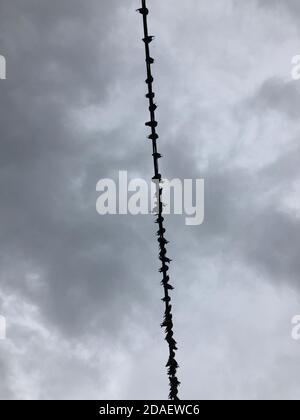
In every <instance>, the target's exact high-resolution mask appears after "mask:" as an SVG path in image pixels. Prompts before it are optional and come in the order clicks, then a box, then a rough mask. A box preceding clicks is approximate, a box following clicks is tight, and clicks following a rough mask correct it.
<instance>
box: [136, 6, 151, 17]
mask: <svg viewBox="0 0 300 420" xmlns="http://www.w3.org/2000/svg"><path fill="white" fill-rule="evenodd" d="M136 11H137V12H140V13H141V14H142V15H145V16H147V15H148V13H149V9H147V7H141V8H140V9H136Z"/></svg>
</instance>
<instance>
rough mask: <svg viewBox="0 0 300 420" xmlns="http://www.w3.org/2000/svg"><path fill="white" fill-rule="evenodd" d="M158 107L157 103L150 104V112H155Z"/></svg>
mask: <svg viewBox="0 0 300 420" xmlns="http://www.w3.org/2000/svg"><path fill="white" fill-rule="evenodd" d="M156 109H157V105H156V104H152V105H150V106H149V111H150V112H154V111H155V110H156Z"/></svg>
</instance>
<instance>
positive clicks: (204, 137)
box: [0, 0, 300, 399]
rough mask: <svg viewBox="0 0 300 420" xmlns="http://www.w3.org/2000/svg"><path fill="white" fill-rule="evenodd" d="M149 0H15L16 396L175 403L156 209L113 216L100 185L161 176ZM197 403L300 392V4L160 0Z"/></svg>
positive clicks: (0, 294)
mask: <svg viewBox="0 0 300 420" xmlns="http://www.w3.org/2000/svg"><path fill="white" fill-rule="evenodd" d="M139 5H140V3H139V1H138V0H126V1H121V0H85V1H81V0H52V1H47V0H14V1H11V0H0V54H1V55H3V56H5V57H6V60H7V80H1V81H0V111H1V112H0V130H1V143H0V194H1V201H0V217H1V224H0V243H1V245H0V246H1V248H0V249H1V253H0V282H1V283H0V284H1V288H0V315H2V316H5V317H6V320H7V339H6V340H1V341H0V372H1V383H0V398H2V399H60V398H64V399H105V398H108V399H141V398H144V399H152V398H153V399H155V398H158V399H164V398H166V397H167V394H168V381H167V378H166V374H165V368H164V365H165V363H166V359H167V347H166V344H165V342H164V340H163V332H162V331H161V329H160V322H161V319H162V311H163V306H162V302H160V298H161V294H162V291H161V287H160V284H159V282H160V276H159V274H158V272H157V268H158V259H157V252H158V251H157V243H156V241H155V237H154V231H155V227H154V224H153V218H152V217H151V216H138V217H133V216H99V215H98V214H97V213H96V206H95V204H96V199H97V193H96V184H97V181H98V180H99V179H100V178H107V177H112V178H116V177H117V175H118V171H119V170H127V171H128V172H129V176H131V177H136V176H139V177H143V178H146V179H148V178H150V177H151V176H152V161H151V150H150V144H149V142H147V141H146V140H145V138H146V131H147V130H146V129H145V127H144V122H145V121H146V120H147V117H148V115H147V104H146V101H145V98H144V93H145V92H146V86H145V84H144V80H145V63H144V50H143V44H142V43H141V42H140V39H141V38H142V25H141V24H142V21H141V16H140V15H138V14H136V13H135V9H136V8H137V7H139ZM149 5H150V7H151V16H150V22H149V23H150V28H151V29H150V32H151V33H153V34H154V35H156V42H155V43H153V44H152V46H153V50H152V51H153V52H152V55H153V56H154V57H155V58H156V60H157V61H156V65H155V67H154V75H155V83H156V87H155V90H156V92H157V97H158V99H157V102H158V104H159V112H158V119H159V121H160V130H159V132H160V136H161V139H160V149H161V151H162V153H163V154H164V156H165V159H164V160H163V165H162V171H163V175H164V176H165V177H168V178H174V177H179V178H204V179H205V183H206V187H205V188H206V192H205V194H206V196H205V211H206V214H205V223H204V224H203V225H202V226H197V227H189V226H185V223H184V218H182V217H180V216H171V217H169V218H168V222H167V228H168V238H169V239H170V241H171V243H170V247H169V253H170V256H171V257H172V258H173V260H174V262H173V265H172V270H171V275H172V278H173V283H174V285H175V286H176V291H175V293H174V294H173V296H174V316H175V322H176V325H175V331H176V336H177V341H178V343H179V352H178V360H179V363H180V366H181V368H180V372H179V376H180V380H181V381H182V386H181V395H180V397H181V398H186V399H297V398H299V387H300V379H299V378H300V342H297V341H293V340H292V338H291V329H292V327H291V319H292V317H293V316H294V315H296V314H300V287H299V276H300V262H299V261H300V260H299V248H300V202H299V194H300V178H299V172H300V169H299V168H300V153H299V152H300V146H299V133H300V120H299V117H298V112H299V108H300V81H294V80H292V77H291V59H292V57H293V56H294V55H296V54H299V53H300V44H299V35H300V30H299V18H300V4H299V1H298V0H249V1H247V2H244V1H243V2H241V1H238V0H226V1H224V0H210V1H207V0H187V1H185V2H183V1H180V0H163V1H161V0H151V1H149Z"/></svg>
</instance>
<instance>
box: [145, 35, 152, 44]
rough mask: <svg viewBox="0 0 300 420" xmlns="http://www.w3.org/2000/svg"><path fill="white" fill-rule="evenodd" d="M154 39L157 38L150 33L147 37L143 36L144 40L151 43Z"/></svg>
mask: <svg viewBox="0 0 300 420" xmlns="http://www.w3.org/2000/svg"><path fill="white" fill-rule="evenodd" d="M153 39H155V36H151V35H149V36H146V37H145V38H143V41H144V42H145V43H146V44H150V42H152V41H153Z"/></svg>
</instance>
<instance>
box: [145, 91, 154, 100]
mask: <svg viewBox="0 0 300 420" xmlns="http://www.w3.org/2000/svg"><path fill="white" fill-rule="evenodd" d="M154 97H155V93H154V92H149V93H147V95H146V98H147V99H154Z"/></svg>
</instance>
